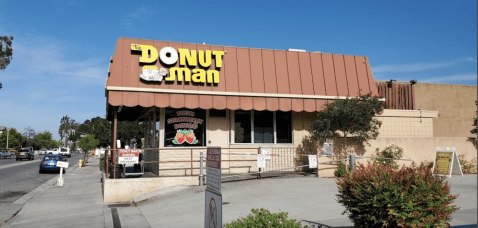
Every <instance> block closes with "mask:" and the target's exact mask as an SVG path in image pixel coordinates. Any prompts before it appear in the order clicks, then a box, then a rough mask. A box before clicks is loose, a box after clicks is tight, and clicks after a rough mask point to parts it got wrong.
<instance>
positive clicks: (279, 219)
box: [225, 208, 307, 228]
mask: <svg viewBox="0 0 478 228" xmlns="http://www.w3.org/2000/svg"><path fill="white" fill-rule="evenodd" d="M251 211H252V213H253V214H251V215H248V216H247V218H239V219H237V220H236V221H232V222H231V223H229V224H226V225H225V227H227V228H239V227H244V228H249V227H287V228H293V227H294V228H295V227H297V228H300V227H302V225H301V224H300V222H296V220H295V219H287V215H288V213H287V212H280V213H274V214H272V213H270V212H269V211H268V210H266V209H263V208H261V209H252V210H251ZM305 227H307V226H305Z"/></svg>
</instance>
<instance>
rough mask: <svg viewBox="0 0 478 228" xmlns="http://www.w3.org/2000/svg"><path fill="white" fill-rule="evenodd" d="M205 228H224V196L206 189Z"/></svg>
mask: <svg viewBox="0 0 478 228" xmlns="http://www.w3.org/2000/svg"><path fill="white" fill-rule="evenodd" d="M204 227H205V228H220V227H222V195H221V194H217V193H215V192H212V191H209V190H208V189H206V202H205V208H204Z"/></svg>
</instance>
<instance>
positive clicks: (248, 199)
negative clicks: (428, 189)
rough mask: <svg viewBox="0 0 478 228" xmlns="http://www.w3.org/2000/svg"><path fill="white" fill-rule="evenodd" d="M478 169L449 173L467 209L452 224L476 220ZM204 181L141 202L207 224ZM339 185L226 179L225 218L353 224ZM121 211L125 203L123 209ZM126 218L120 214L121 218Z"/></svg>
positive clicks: (151, 219) (162, 214) (151, 210)
mask: <svg viewBox="0 0 478 228" xmlns="http://www.w3.org/2000/svg"><path fill="white" fill-rule="evenodd" d="M476 178H477V176H476V175H466V176H464V177H463V178H462V177H453V178H451V179H448V181H449V182H450V183H451V184H452V187H451V191H452V193H453V194H457V193H459V194H460V196H459V197H458V200H456V202H455V205H457V206H458V207H461V208H462V209H461V210H459V211H457V212H455V213H454V214H453V215H452V218H453V220H452V222H451V225H452V226H455V225H468V224H476V222H477V220H476V212H477V211H476V207H477V198H476V194H477V188H476V187H477V184H476ZM204 190H205V187H199V186H198V187H189V188H187V189H184V190H180V191H176V192H172V193H168V194H164V195H161V196H159V197H155V198H152V199H150V200H147V201H144V202H140V203H138V204H137V207H138V208H139V209H140V210H141V212H142V214H143V216H144V218H145V219H146V220H147V221H148V223H149V224H150V225H151V227H202V226H204V225H203V221H204V205H205V204H204V200H205V193H204ZM336 193H337V187H336V184H335V179H333V178H314V177H301V178H283V179H262V180H249V181H241V182H229V183H222V197H223V199H222V200H223V202H225V203H226V204H225V205H223V214H222V221H223V224H226V223H230V222H231V221H233V220H236V219H237V218H238V216H240V217H245V216H247V215H248V214H250V213H251V209H252V208H265V209H268V210H270V211H271V212H273V213H276V212H280V211H286V212H288V213H289V218H292V219H297V220H298V221H303V222H302V223H303V224H304V225H305V224H307V223H305V220H306V221H311V222H312V223H310V225H313V224H314V223H315V224H317V223H321V224H328V225H329V226H331V227H334V226H335V227H340V226H352V225H353V224H352V223H351V222H350V221H349V219H348V218H347V216H346V215H342V212H343V211H344V209H345V208H344V207H343V206H342V205H341V204H339V203H337V202H336V196H335V194H336ZM118 211H119V212H121V208H119V209H118ZM121 219H122V218H121V217H120V220H121Z"/></svg>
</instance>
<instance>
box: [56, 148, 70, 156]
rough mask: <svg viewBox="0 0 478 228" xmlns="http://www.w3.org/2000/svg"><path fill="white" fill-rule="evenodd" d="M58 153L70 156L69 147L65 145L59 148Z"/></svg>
mask: <svg viewBox="0 0 478 228" xmlns="http://www.w3.org/2000/svg"><path fill="white" fill-rule="evenodd" d="M59 154H60V155H62V156H65V157H69V158H71V151H70V148H67V147H62V148H60V152H59Z"/></svg>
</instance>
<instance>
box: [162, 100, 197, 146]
mask: <svg viewBox="0 0 478 228" xmlns="http://www.w3.org/2000/svg"><path fill="white" fill-rule="evenodd" d="M164 132H165V134H164V146H165V147H199V146H206V110H202V109H166V111H165V124H164Z"/></svg>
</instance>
